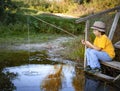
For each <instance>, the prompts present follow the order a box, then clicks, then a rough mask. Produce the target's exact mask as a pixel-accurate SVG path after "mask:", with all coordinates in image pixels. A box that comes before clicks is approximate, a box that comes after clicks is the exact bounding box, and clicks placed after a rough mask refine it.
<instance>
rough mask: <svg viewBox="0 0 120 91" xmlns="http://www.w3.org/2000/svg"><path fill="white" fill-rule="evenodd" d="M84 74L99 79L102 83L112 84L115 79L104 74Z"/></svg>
mask: <svg viewBox="0 0 120 91" xmlns="http://www.w3.org/2000/svg"><path fill="white" fill-rule="evenodd" d="M84 72H85V73H87V74H88V75H91V76H94V77H97V78H98V79H101V80H103V81H108V82H113V80H114V79H115V78H114V77H111V76H108V75H106V74H102V73H100V72H97V73H91V72H88V71H84Z"/></svg>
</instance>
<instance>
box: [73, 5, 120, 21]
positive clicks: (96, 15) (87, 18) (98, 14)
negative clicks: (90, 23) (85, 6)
mask: <svg viewBox="0 0 120 91" xmlns="http://www.w3.org/2000/svg"><path fill="white" fill-rule="evenodd" d="M115 10H120V6H117V7H115V8H112V9H108V10H105V11H103V12H100V13H97V14H92V15H90V16H87V17H84V18H80V19H78V20H76V21H75V22H76V23H80V22H82V21H86V20H89V19H91V18H95V17H98V16H100V15H103V14H105V13H109V12H113V11H115Z"/></svg>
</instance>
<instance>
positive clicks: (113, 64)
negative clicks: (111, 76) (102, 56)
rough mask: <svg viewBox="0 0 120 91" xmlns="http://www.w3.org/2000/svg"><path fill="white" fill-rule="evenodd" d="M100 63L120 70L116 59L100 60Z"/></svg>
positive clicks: (119, 64) (119, 63)
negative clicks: (109, 60)
mask: <svg viewBox="0 0 120 91" xmlns="http://www.w3.org/2000/svg"><path fill="white" fill-rule="evenodd" d="M100 63H101V64H103V65H105V66H108V67H111V68H114V69H117V70H119V71H120V62H118V61H111V62H103V61H100Z"/></svg>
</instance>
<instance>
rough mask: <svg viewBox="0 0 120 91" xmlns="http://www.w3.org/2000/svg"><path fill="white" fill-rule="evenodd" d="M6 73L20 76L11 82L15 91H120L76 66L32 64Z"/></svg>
mask: <svg viewBox="0 0 120 91" xmlns="http://www.w3.org/2000/svg"><path fill="white" fill-rule="evenodd" d="M5 71H9V72H13V73H17V74H18V75H17V79H12V80H10V81H12V82H11V83H13V84H14V86H16V90H15V91H120V89H117V88H116V87H112V86H109V85H107V84H104V83H103V82H101V81H98V80H96V79H91V78H90V77H89V76H84V72H83V71H82V70H80V69H79V68H77V67H75V66H74V65H67V64H66V65H65V64H64V65H63V64H62V65H61V64H57V65H45V64H30V65H29V66H28V65H22V66H16V67H8V68H6V69H5V70H4V72H5ZM28 71H30V72H37V74H36V73H35V75H28V74H27V75H26V74H25V72H28ZM2 81H3V80H2ZM0 91H1V90H0ZM3 91H5V90H3ZM6 91H7V90H6ZM11 91H12V90H11Z"/></svg>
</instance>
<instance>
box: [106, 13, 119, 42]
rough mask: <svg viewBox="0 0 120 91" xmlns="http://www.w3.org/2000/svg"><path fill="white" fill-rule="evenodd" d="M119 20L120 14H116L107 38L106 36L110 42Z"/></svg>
mask: <svg viewBox="0 0 120 91" xmlns="http://www.w3.org/2000/svg"><path fill="white" fill-rule="evenodd" d="M119 18H120V12H117V13H116V15H115V18H114V21H113V24H112V27H111V30H110V33H109V36H108V37H109V38H110V40H112V39H113V35H114V32H115V30H116V27H117V23H118V20H119Z"/></svg>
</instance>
